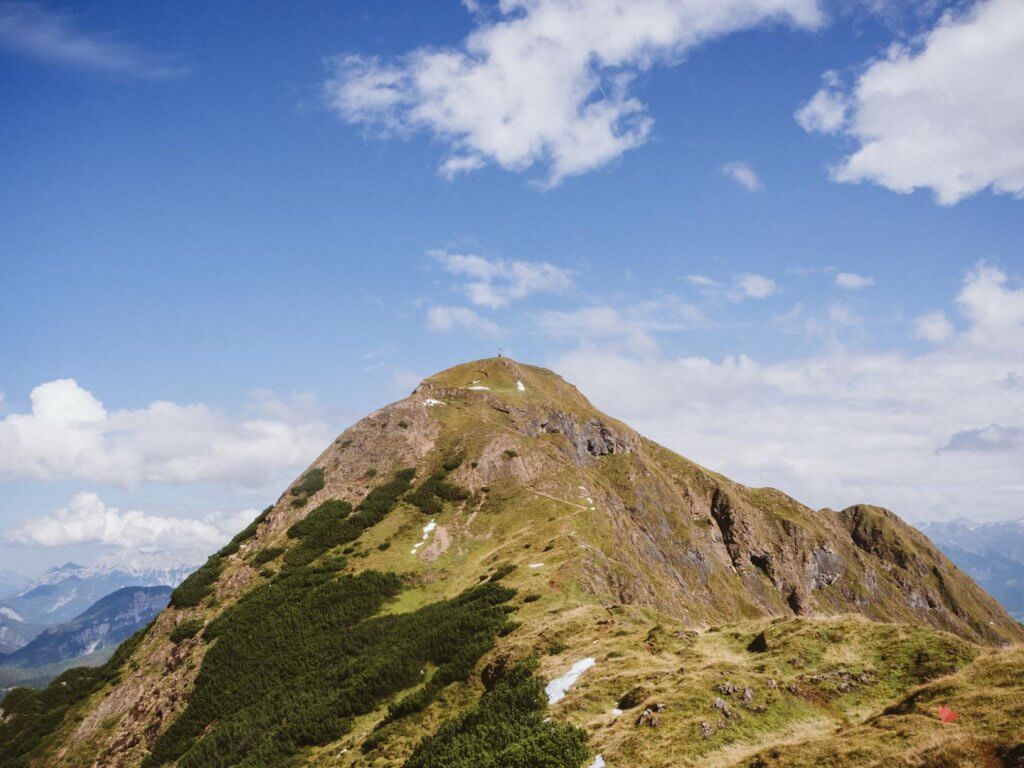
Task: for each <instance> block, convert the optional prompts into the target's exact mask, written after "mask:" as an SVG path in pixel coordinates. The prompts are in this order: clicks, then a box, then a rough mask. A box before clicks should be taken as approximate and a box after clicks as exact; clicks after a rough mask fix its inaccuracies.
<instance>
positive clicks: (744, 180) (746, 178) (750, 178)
mask: <svg viewBox="0 0 1024 768" xmlns="http://www.w3.org/2000/svg"><path fill="white" fill-rule="evenodd" d="M722 173H723V174H724V175H725V176H727V177H729V178H730V179H732V180H733V181H735V182H736V183H737V184H739V185H740V186H741V187H743V188H744V189H745V190H747V192H759V191H760V190H762V189H764V184H762V183H761V178H760V177H759V176H758V175H757V172H756V171H755V170H754V169H753V168H751V167H750V166H749V165H748V164H747V163H744V162H743V161H741V160H734V161H733V162H731V163H726V164H725V165H723V166H722Z"/></svg>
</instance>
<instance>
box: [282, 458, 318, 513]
mask: <svg viewBox="0 0 1024 768" xmlns="http://www.w3.org/2000/svg"><path fill="white" fill-rule="evenodd" d="M323 487H324V471H323V470H322V469H321V468H320V467H313V469H311V470H309V471H308V472H306V474H304V475H303V476H302V477H300V478H299V482H297V483H296V484H295V485H293V486H292V487H291V489H290V490H289V491H288V493H289V494H290V495H291V496H292V506H293V507H301V506H304V505H305V503H306V502H307V501H309V497H310V496H312V495H313V494H314V493H316V492H317V491H319V490H321V489H322V488H323Z"/></svg>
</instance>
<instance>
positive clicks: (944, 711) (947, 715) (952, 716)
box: [939, 707, 958, 723]
mask: <svg viewBox="0 0 1024 768" xmlns="http://www.w3.org/2000/svg"><path fill="white" fill-rule="evenodd" d="M957 717H958V715H957V713H956V712H954V711H953V710H952V709H950V708H949V707H939V719H940V720H941V721H942V722H944V723H952V722H953V721H954V720H956V719H957Z"/></svg>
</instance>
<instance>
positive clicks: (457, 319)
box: [427, 305, 501, 336]
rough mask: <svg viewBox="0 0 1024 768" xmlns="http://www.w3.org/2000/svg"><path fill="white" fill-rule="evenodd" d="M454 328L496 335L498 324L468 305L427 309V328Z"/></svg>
mask: <svg viewBox="0 0 1024 768" xmlns="http://www.w3.org/2000/svg"><path fill="white" fill-rule="evenodd" d="M456 328H462V329H464V330H467V331H475V332H477V333H480V334H483V335H484V336H496V335H497V334H498V333H499V332H500V330H501V329H500V328H499V327H498V324H497V323H495V322H493V321H491V320H488V319H487V318H486V317H481V316H480V315H479V314H477V313H476V312H474V311H473V310H472V309H470V308H469V307H451V306H445V305H441V306H434V307H430V308H429V309H428V310H427V330H428V331H434V332H435V333H447V332H448V331H451V330H454V329H456Z"/></svg>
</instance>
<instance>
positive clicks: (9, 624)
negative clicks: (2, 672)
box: [0, 563, 194, 652]
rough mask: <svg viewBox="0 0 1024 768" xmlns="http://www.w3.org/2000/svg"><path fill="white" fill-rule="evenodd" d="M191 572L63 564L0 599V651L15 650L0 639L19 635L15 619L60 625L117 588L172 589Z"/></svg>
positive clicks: (113, 565)
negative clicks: (157, 587) (14, 592)
mask: <svg viewBox="0 0 1024 768" xmlns="http://www.w3.org/2000/svg"><path fill="white" fill-rule="evenodd" d="M193 570H194V567H193V566H185V567H182V566H173V567H162V566H161V567H150V566H145V565H133V564H128V565H121V564H113V563H102V564H99V565H91V566H83V565H78V564H76V563H65V564H64V565H62V566H59V567H56V568H51V569H49V570H48V571H46V572H45V573H44V574H43V575H42V576H40V577H39V578H38V579H36V580H35V581H34V582H32V583H31V584H29V585H28V586H26V587H25V588H24V589H22V590H21V591H20V592H18V593H16V594H14V595H11V596H9V597H7V598H6V599H3V600H0V618H2V621H0V652H3V651H7V652H9V651H12V650H14V649H15V648H16V647H18V646H17V645H14V647H11V646H12V643H11V641H10V640H5V639H4V637H5V636H4V629H5V628H6V630H7V633H8V634H9V635H10V636H11V637H12V638H13V637H16V636H18V635H19V634H20V633H19V632H18V631H17V630H18V626H17V625H18V619H20V622H21V623H24V624H27V625H35V626H36V627H37V628H39V627H52V626H55V625H57V624H63V623H64V622H67V621H70V620H71V619H73V618H75V617H76V616H78V615H79V614H81V613H82V612H83V611H85V610H86V609H88V608H89V607H90V606H91V605H93V604H94V603H95V602H96V601H98V600H100V599H102V598H104V597H106V596H107V595H109V594H111V593H112V592H116V591H117V590H119V589H122V588H124V587H156V586H167V587H174V586H177V585H178V584H180V583H181V581H182V580H183V579H184V578H185V577H186V576H187V575H188V574H189V573H191V572H192V571H193ZM4 609H7V610H6V611H5V610H4ZM28 639H31V637H29V638H28ZM25 642H27V639H26V640H25ZM22 644H23V643H22ZM5 645H6V646H7V647H6V648H5V647H4V646H5Z"/></svg>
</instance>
